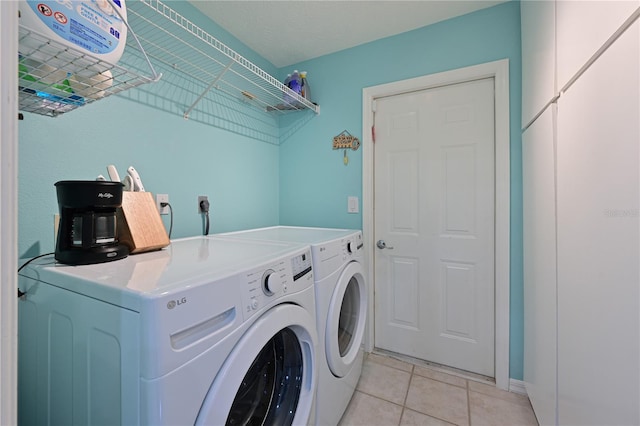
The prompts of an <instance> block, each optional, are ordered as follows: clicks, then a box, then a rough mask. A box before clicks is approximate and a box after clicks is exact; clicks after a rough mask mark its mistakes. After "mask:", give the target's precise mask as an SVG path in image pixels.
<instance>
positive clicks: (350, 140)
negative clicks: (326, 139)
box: [333, 130, 360, 166]
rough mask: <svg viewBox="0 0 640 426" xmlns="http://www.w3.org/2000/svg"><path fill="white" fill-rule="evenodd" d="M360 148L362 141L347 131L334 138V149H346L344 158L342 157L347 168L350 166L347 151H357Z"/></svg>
mask: <svg viewBox="0 0 640 426" xmlns="http://www.w3.org/2000/svg"><path fill="white" fill-rule="evenodd" d="M358 148H360V139H358V138H357V137H355V136H353V135H352V134H351V133H349V132H348V131H346V130H343V131H342V133H340V134H339V135H337V136H334V137H333V149H344V156H343V157H342V161H343V162H344V165H345V166H346V165H347V164H349V157H348V156H347V149H352V150H354V151H356V150H357V149H358Z"/></svg>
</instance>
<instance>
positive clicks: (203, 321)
mask: <svg viewBox="0 0 640 426" xmlns="http://www.w3.org/2000/svg"><path fill="white" fill-rule="evenodd" d="M20 288H21V290H22V291H24V292H26V295H25V296H24V297H23V298H22V300H21V301H20V304H19V318H20V321H19V356H20V363H19V392H18V403H19V420H20V423H21V424H143V425H178V424H180V425H186V424H215V425H222V424H225V423H226V424H246V423H249V424H278V425H281V424H286V425H290V424H295V425H307V424H310V423H313V422H314V413H313V403H314V399H315V389H316V381H317V365H316V364H317V357H316V352H315V348H316V347H317V345H318V338H317V331H316V321H315V294H314V289H313V268H312V262H311V256H310V249H309V246H308V245H301V244H285V243H275V242H250V241H239V240H232V239H225V238H216V237H213V238H212V237H198V238H187V239H181V240H174V241H172V243H171V245H170V246H169V247H168V248H166V249H164V250H161V251H157V252H152V253H145V254H139V255H135V256H129V257H127V258H126V259H122V260H118V261H114V262H108V263H101V264H96V265H84V266H68V265H61V264H56V262H55V260H54V259H53V257H52V256H50V257H44V258H42V259H38V260H36V261H34V262H32V263H31V264H30V265H28V266H27V267H26V268H24V270H23V271H22V272H21V273H20Z"/></svg>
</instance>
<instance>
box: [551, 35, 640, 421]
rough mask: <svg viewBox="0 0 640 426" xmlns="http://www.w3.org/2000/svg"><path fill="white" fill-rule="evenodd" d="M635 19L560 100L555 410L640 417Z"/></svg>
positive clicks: (638, 42) (639, 90)
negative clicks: (556, 403)
mask: <svg viewBox="0 0 640 426" xmlns="http://www.w3.org/2000/svg"><path fill="white" fill-rule="evenodd" d="M639 76H640V22H636V23H635V24H634V26H633V27H632V28H630V29H628V30H627V31H626V32H625V33H624V34H623V35H622V36H621V37H620V39H618V40H617V41H616V42H615V43H614V44H613V46H611V47H610V48H609V49H608V50H607V51H606V52H605V53H604V54H603V56H601V57H600V58H599V59H598V60H597V61H596V62H595V63H594V64H593V65H592V66H591V67H590V68H589V69H588V70H587V71H586V72H585V74H583V75H582V76H581V77H580V78H579V79H578V80H577V82H576V83H575V84H574V85H572V86H571V88H570V89H569V90H568V91H567V92H566V93H565V94H563V95H562V96H561V97H560V99H559V100H558V148H557V162H558V166H557V167H558V168H557V181H558V183H557V188H558V189H557V191H558V194H557V195H558V212H557V226H558V246H557V249H558V404H559V408H558V413H559V422H560V424H563V425H565V424H566V425H569V424H571V425H586V424H592V425H603V424H618V425H623V424H625V425H631V424H634V425H637V424H639V423H640V410H639V408H638V402H639V401H640V391H639V387H640V366H639V364H640V350H639V344H640V341H639V337H640V325H639V323H640V321H639V320H640V303H639V301H640V268H639V267H638V260H639V259H640V213H639V212H640V149H639V145H640V123H639V118H640V95H639V94H640V78H639Z"/></svg>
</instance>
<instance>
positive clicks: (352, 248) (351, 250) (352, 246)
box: [347, 241, 357, 253]
mask: <svg viewBox="0 0 640 426" xmlns="http://www.w3.org/2000/svg"><path fill="white" fill-rule="evenodd" d="M356 250H357V248H356V245H355V243H354V242H353V241H349V242H348V243H347V251H348V252H349V253H355V252H356Z"/></svg>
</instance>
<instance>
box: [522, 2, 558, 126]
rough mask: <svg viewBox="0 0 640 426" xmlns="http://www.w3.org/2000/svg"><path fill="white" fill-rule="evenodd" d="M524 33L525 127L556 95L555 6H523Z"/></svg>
mask: <svg viewBox="0 0 640 426" xmlns="http://www.w3.org/2000/svg"><path fill="white" fill-rule="evenodd" d="M520 15H521V24H520V25H521V30H522V126H526V125H527V124H529V123H530V122H531V120H533V118H534V117H535V116H536V114H538V113H539V112H541V111H542V110H543V109H544V107H545V105H547V104H548V103H549V102H551V100H552V99H553V98H554V96H555V94H556V93H557V88H556V75H555V70H556V68H555V65H556V64H555V56H556V51H555V43H556V33H555V3H554V2H552V1H523V2H521V3H520Z"/></svg>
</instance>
